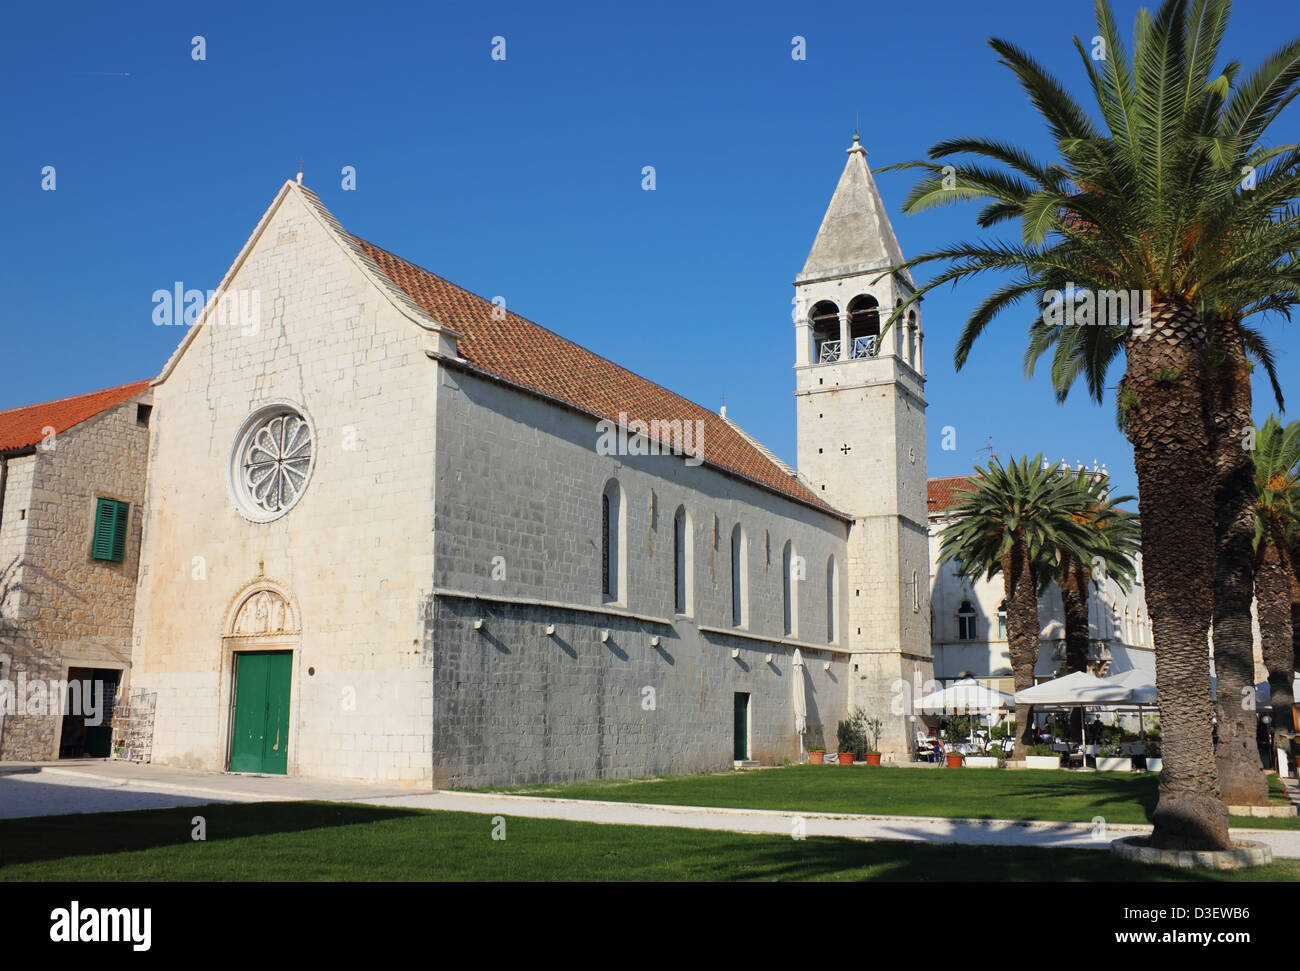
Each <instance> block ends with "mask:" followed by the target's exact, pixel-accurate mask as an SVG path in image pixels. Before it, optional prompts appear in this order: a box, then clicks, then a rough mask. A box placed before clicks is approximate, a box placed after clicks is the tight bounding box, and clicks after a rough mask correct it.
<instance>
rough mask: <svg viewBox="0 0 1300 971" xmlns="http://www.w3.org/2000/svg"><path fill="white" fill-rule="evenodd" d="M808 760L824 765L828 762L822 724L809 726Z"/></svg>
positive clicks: (814, 763)
mask: <svg viewBox="0 0 1300 971" xmlns="http://www.w3.org/2000/svg"><path fill="white" fill-rule="evenodd" d="M807 735H808V743H807V744H808V761H809V762H810V763H812V764H813V765H824V764H825V762H826V743H825V742H824V741H823V740H822V727H821V726H820V725H809V726H808V732H807Z"/></svg>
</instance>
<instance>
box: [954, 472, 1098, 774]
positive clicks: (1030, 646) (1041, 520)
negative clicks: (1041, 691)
mask: <svg viewBox="0 0 1300 971" xmlns="http://www.w3.org/2000/svg"><path fill="white" fill-rule="evenodd" d="M975 471H976V475H975V476H973V477H972V478H971V479H970V480H969V481H970V484H971V489H970V491H968V492H965V493H963V494H962V498H961V501H960V502H958V503H957V505H956V506H954V507H953V508H952V510H951V517H952V519H951V521H950V522H949V523H948V524H947V525H946V526H944V528H943V529H942V530H941V531H940V537H941V540H942V542H941V544H940V547H939V564H940V565H941V566H942V565H943V564H944V563H947V562H949V561H951V560H956V561H957V563H958V569H959V570H960V572H961V573H962V575H963V576H967V577H970V578H971V579H978V578H979V577H981V576H984V577H985V578H987V579H989V580H992V579H993V577H995V576H998V575H1001V577H1002V590H1003V594H1004V597H1005V602H1006V611H1007V645H1008V652H1009V653H1010V655H1011V671H1012V674H1013V675H1014V677H1015V685H1016V690H1017V691H1023V690H1024V689H1025V688H1031V687H1033V685H1034V666H1035V665H1036V664H1037V663H1038V652H1039V634H1040V632H1041V628H1040V627H1039V623H1038V592H1039V590H1040V588H1041V586H1042V585H1043V584H1044V582H1045V576H1044V571H1045V569H1047V567H1046V564H1047V563H1048V562H1049V560H1050V559H1051V558H1053V557H1054V556H1056V555H1057V553H1058V552H1059V553H1061V554H1064V555H1067V556H1075V557H1078V558H1080V559H1081V560H1084V561H1087V562H1091V560H1090V558H1089V552H1088V549H1089V548H1088V541H1089V539H1090V537H1089V535H1088V527H1087V526H1086V525H1085V524H1084V523H1083V522H1081V521H1080V520H1079V519H1076V518H1075V513H1076V512H1077V510H1078V497H1079V492H1078V488H1077V486H1076V485H1075V483H1074V478H1073V476H1071V475H1062V474H1061V467H1060V466H1055V465H1048V464H1047V463H1046V462H1044V461H1043V457H1042V456H1041V455H1036V456H1034V458H1033V459H1032V460H1030V459H1027V458H1022V459H1021V460H1020V461H1019V462H1016V461H1015V460H1014V459H1012V460H1011V461H1010V462H1009V463H1008V464H1007V465H1003V464H1002V462H1001V460H999V459H997V458H994V459H993V460H992V461H990V462H989V464H988V467H987V468H984V469H981V468H979V467H976V470H975ZM1016 725H1017V726H1019V729H1020V733H1019V737H1018V738H1017V739H1016V750H1015V756H1014V757H1015V758H1017V759H1022V758H1024V756H1025V748H1026V746H1027V745H1028V743H1029V741H1030V739H1031V737H1032V736H1031V727H1030V723H1029V706H1028V705H1019V704H1018V705H1016Z"/></svg>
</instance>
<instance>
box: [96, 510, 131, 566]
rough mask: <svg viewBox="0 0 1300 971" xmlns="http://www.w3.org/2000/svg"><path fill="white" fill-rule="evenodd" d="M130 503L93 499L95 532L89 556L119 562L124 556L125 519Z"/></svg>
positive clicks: (108, 561)
mask: <svg viewBox="0 0 1300 971" xmlns="http://www.w3.org/2000/svg"><path fill="white" fill-rule="evenodd" d="M130 509H131V505H130V503H126V502H118V501H117V500H116V499H96V500H95V533H94V537H93V538H92V541H91V544H90V558H91V559H93V560H104V561H105V562H107V563H121V562H122V560H123V558H124V557H125V556H126V520H127V514H128V512H129V511H130Z"/></svg>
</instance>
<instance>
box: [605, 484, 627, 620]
mask: <svg viewBox="0 0 1300 971" xmlns="http://www.w3.org/2000/svg"><path fill="white" fill-rule="evenodd" d="M623 508H624V503H623V490H622V488H620V486H619V484H618V480H617V479H610V480H609V482H607V483H606V484H605V491H604V492H603V493H602V494H601V497H600V592H601V596H602V597H603V598H604V599H605V600H607V601H621V600H622V599H623V595H624V592H625V591H624V588H625V586H626V584H627V557H626V556H625V555H624V551H625V550H626V548H627V517H626V516H625V515H624V512H623Z"/></svg>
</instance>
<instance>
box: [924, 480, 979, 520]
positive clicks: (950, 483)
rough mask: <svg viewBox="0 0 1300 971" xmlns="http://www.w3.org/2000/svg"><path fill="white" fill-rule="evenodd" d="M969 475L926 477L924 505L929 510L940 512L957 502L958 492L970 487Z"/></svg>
mask: <svg viewBox="0 0 1300 971" xmlns="http://www.w3.org/2000/svg"><path fill="white" fill-rule="evenodd" d="M971 478H972V477H971V476H969V475H949V476H944V477H943V478H940V479H927V480H926V483H925V491H926V495H925V505H926V509H927V510H928V511H930V512H942V511H943V510H945V509H948V508H950V507H952V506H954V505H956V504H957V501H958V499H959V498H960V494H961V493H963V492H969V491H970V490H971V489H972V486H971V482H970V480H971Z"/></svg>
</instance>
